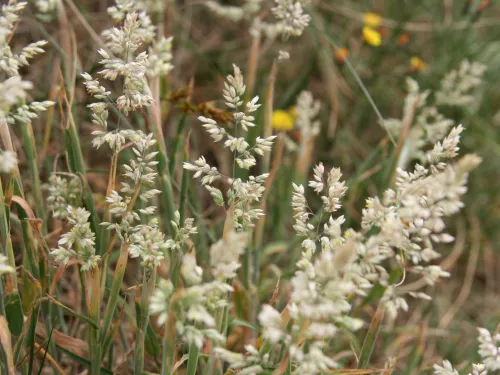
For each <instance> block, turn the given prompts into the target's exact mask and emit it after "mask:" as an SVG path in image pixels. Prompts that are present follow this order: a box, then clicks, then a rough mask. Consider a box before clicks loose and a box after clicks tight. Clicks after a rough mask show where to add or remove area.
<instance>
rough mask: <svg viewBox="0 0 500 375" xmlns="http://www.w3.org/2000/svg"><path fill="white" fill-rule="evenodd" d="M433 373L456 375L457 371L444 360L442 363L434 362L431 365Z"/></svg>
mask: <svg viewBox="0 0 500 375" xmlns="http://www.w3.org/2000/svg"><path fill="white" fill-rule="evenodd" d="M433 368H434V374H435V375H458V371H457V370H455V369H454V368H453V366H452V365H451V363H450V361H447V360H444V361H443V365H442V366H440V365H438V364H435V365H434V366H433Z"/></svg>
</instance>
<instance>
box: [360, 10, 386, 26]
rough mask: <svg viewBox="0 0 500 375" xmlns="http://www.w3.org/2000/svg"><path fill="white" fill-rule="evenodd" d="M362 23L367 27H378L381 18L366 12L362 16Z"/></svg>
mask: <svg viewBox="0 0 500 375" xmlns="http://www.w3.org/2000/svg"><path fill="white" fill-rule="evenodd" d="M363 22H364V24H365V25H366V26H369V27H374V28H375V27H379V26H380V24H381V23H382V17H380V15H378V14H377V13H372V12H368V13H365V14H363Z"/></svg>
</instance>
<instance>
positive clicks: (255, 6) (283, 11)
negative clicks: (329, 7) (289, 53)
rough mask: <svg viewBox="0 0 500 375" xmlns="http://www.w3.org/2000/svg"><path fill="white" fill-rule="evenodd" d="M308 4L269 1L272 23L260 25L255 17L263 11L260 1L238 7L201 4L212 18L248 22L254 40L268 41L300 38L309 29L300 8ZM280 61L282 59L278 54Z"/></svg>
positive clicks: (302, 0)
mask: <svg viewBox="0 0 500 375" xmlns="http://www.w3.org/2000/svg"><path fill="white" fill-rule="evenodd" d="M308 2H309V1H308V0H273V1H270V3H272V5H273V7H272V8H271V10H272V13H273V15H274V19H272V20H269V21H263V20H262V19H261V16H260V15H259V14H258V13H259V12H260V11H261V9H262V8H263V6H262V3H263V0H245V1H244V2H243V4H242V5H240V6H237V5H225V4H221V3H220V2H219V1H215V0H208V1H206V2H205V3H204V4H205V6H206V7H207V8H208V9H210V11H211V12H213V13H214V14H215V15H217V16H219V17H223V18H226V19H228V20H230V21H233V22H239V21H242V20H251V26H250V34H251V35H253V36H256V37H259V36H260V35H262V34H263V35H265V36H266V37H268V38H270V39H274V38H276V37H278V36H282V37H284V38H285V39H286V38H288V37H290V36H295V37H298V36H300V35H302V33H303V32H304V29H305V28H306V27H307V26H308V25H309V23H310V21H311V16H309V15H308V14H306V13H305V12H304V8H303V6H304V5H305V4H307V3H308ZM280 57H285V55H284V54H281V53H280Z"/></svg>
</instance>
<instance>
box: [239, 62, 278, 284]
mask: <svg viewBox="0 0 500 375" xmlns="http://www.w3.org/2000/svg"><path fill="white" fill-rule="evenodd" d="M277 67H278V66H277V62H276V61H274V62H273V65H272V67H271V71H270V73H269V77H268V81H267V88H266V98H265V103H264V125H263V130H262V132H263V137H264V138H267V137H270V136H271V135H272V133H273V101H274V83H275V81H276V72H277ZM270 161H271V153H270V152H265V153H264V156H263V157H262V167H261V173H262V174H264V173H267V172H269V164H270ZM256 250H257V249H256V246H255V244H253V240H251V241H250V243H249V244H248V246H247V249H246V251H245V254H244V257H243V278H244V280H243V284H244V285H245V287H246V288H247V289H248V288H249V287H250V284H251V281H252V280H251V276H250V275H251V271H250V270H251V268H252V252H253V256H254V257H255V256H256V255H255V252H256ZM253 271H254V273H255V272H256V270H255V269H254V270H253ZM257 272H258V271H257ZM252 279H253V280H256V279H258V276H257V277H256V275H255V274H254V276H253V277H252Z"/></svg>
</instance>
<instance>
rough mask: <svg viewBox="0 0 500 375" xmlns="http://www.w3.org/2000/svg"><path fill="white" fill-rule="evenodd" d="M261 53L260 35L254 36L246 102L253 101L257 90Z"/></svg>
mask: <svg viewBox="0 0 500 375" xmlns="http://www.w3.org/2000/svg"><path fill="white" fill-rule="evenodd" d="M259 53H260V35H253V36H252V45H251V46H250V53H249V56H248V68H247V76H246V80H245V81H246V83H247V91H246V97H245V102H249V101H250V100H251V99H252V96H253V92H254V89H255V80H256V77H257V68H258V66H259Z"/></svg>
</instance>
